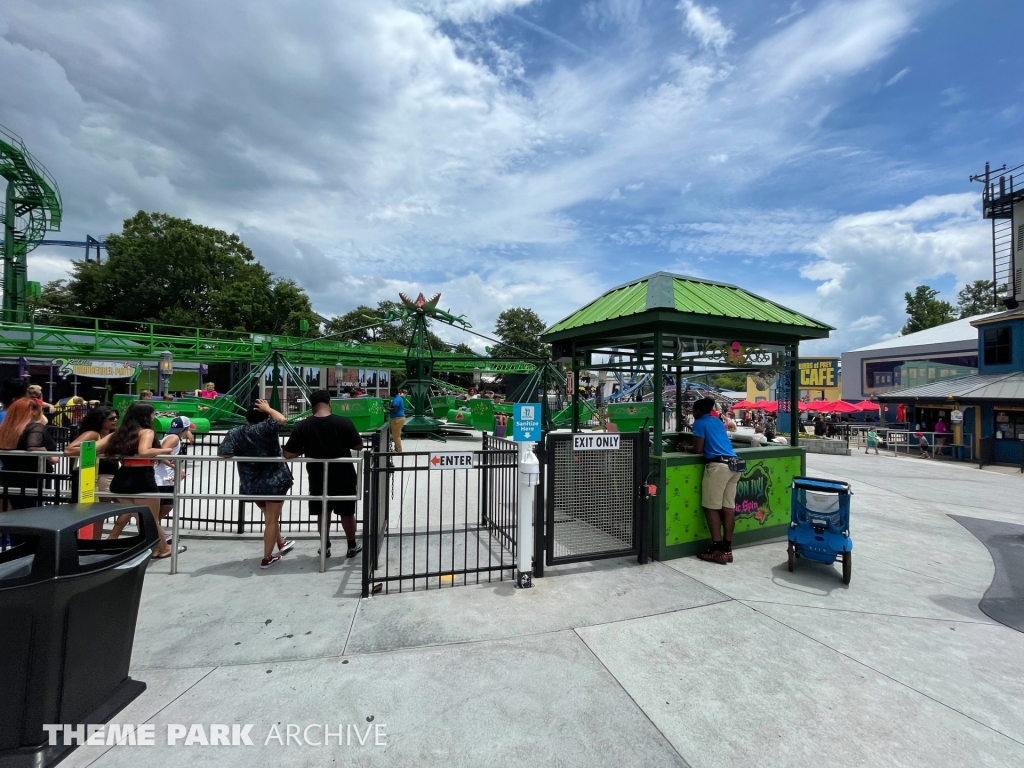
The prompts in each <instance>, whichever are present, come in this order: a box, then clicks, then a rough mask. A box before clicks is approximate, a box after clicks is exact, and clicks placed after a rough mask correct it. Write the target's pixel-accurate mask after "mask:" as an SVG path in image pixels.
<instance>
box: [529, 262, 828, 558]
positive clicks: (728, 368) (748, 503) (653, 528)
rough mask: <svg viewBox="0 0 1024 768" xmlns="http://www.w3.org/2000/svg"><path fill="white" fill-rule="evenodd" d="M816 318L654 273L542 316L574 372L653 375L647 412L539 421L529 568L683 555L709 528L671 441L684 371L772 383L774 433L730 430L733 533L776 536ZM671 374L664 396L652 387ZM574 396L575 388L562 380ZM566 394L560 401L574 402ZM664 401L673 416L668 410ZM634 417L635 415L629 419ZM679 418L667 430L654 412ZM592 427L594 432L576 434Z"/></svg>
mask: <svg viewBox="0 0 1024 768" xmlns="http://www.w3.org/2000/svg"><path fill="white" fill-rule="evenodd" d="M831 330H833V329H832V328H831V327H830V326H828V325H826V324H824V323H821V322H819V321H817V320H814V319H812V318H810V317H807V316H806V315H802V314H800V313H799V312H795V311H793V310H791V309H788V308H786V307H783V306H781V305H779V304H776V303H775V302H773V301H769V300H768V299H764V298H762V297H760V296H757V295H755V294H753V293H750V292H749V291H746V290H744V289H742V288H739V287H737V286H735V285H728V284H725V283H717V282H712V281H708V280H701V279H698V278H694V277H687V276H683V275H676V274H671V273H667V272H658V273H655V274H653V275H648V276H647V277H642V278H639V279H637V280H633V281H631V282H629V283H626V284H624V285H620V286H618V287H616V288H613V289H611V290H610V291H607V292H606V293H604V294H603V295H602V296H600V297H598V298H597V299H595V300H594V301H592V302H591V303H589V304H587V305H586V306H584V307H582V308H581V309H579V310H577V311H576V312H574V313H573V314H571V315H569V316H568V317H567V318H565V319H564V320H561V321H560V322H558V323H556V324H555V325H553V326H552V327H551V328H549V329H548V330H547V331H546V332H545V333H544V334H543V335H542V336H541V340H542V341H545V342H549V343H551V345H552V353H553V354H552V356H553V358H554V359H555V360H556V361H558V362H563V363H566V364H569V366H570V367H571V370H572V377H573V380H574V381H578V378H579V373H580V372H581V371H583V370H586V371H615V372H621V373H626V374H632V375H633V376H637V375H641V374H643V373H647V374H650V375H651V377H652V379H653V384H654V386H653V398H652V399H651V405H652V406H653V407H652V408H650V411H651V417H650V418H648V419H645V420H643V422H641V423H639V425H636V424H633V422H630V424H631V425H632V427H633V429H634V430H635V431H625V430H623V429H621V428H620V429H619V431H618V433H616V434H615V435H614V437H615V438H616V439H614V440H613V439H609V438H611V437H613V436H612V435H611V434H605V437H604V438H603V439H602V438H600V437H598V436H600V435H602V434H603V433H602V432H600V431H597V430H589V429H584V428H582V427H581V424H580V423H579V419H578V413H579V409H578V408H573V413H574V414H577V418H574V419H573V423H572V427H571V429H570V430H566V431H565V432H564V433H560V432H559V431H554V432H551V433H549V434H548V436H547V439H546V441H545V443H543V444H542V448H541V454H542V457H541V458H542V461H545V462H546V466H547V469H548V471H547V472H546V483H545V485H546V487H545V488H544V489H543V494H542V495H543V501H542V504H543V506H544V514H543V518H544V519H543V520H540V518H541V515H538V522H539V523H541V524H539V525H537V526H536V529H537V542H536V546H537V552H538V555H540V553H541V552H542V551H543V552H544V555H545V556H544V558H543V563H542V562H541V557H539V556H538V558H537V567H535V571H536V573H537V575H538V576H540V575H543V565H545V564H546V565H554V564H558V563H559V562H570V561H573V560H584V559H596V558H599V557H612V556H621V555H624V554H632V553H633V552H635V553H636V554H637V556H638V558H639V559H640V561H641V562H645V561H646V559H647V557H648V556H653V557H654V558H656V559H658V560H665V559H669V558H674V557H685V556H688V555H692V554H695V553H697V552H699V551H701V550H702V549H704V548H705V547H706V546H707V544H708V542H709V540H710V535H709V532H708V528H707V524H706V522H705V518H704V513H703V509H702V508H701V503H700V502H701V498H700V497H701V480H702V477H703V470H704V460H703V458H702V457H700V456H697V455H695V454H692V453H687V452H686V451H685V448H686V445H687V443H688V441H689V440H690V439H692V435H689V433H688V430H687V428H686V427H685V419H684V411H685V410H687V409H688V406H687V404H686V400H687V397H686V395H687V389H686V386H687V385H686V383H685V382H686V381H687V378H688V377H689V378H693V377H696V376H700V375H702V374H708V373H721V372H740V371H743V372H753V373H756V374H758V375H760V376H762V377H766V378H770V379H772V380H773V381H775V382H776V388H777V390H778V392H779V413H778V425H777V431H778V434H779V435H782V436H785V437H786V440H785V441H780V442H779V443H768V444H766V445H757V444H756V443H755V442H754V440H755V439H756V436H754V435H753V434H751V435H749V436H747V435H738V434H737V435H736V436H734V439H733V444H734V447H735V448H736V452H737V454H738V455H739V456H741V457H743V458H745V459H746V460H747V468H746V470H745V471H744V473H743V475H742V477H741V479H740V482H739V486H738V489H737V505H736V533H735V536H734V539H733V541H734V542H735V543H736V544H741V545H742V544H748V543H752V542H755V541H758V540H762V539H767V538H773V537H779V536H785V533H786V528H787V526H788V524H789V516H790V484H791V482H792V479H793V478H794V477H796V476H798V475H802V474H804V472H805V467H806V464H805V452H804V449H803V448H801V447H800V446H799V427H798V422H797V415H798V413H799V396H800V385H799V344H800V342H801V341H803V340H809V339H820V338H827V337H828V335H829V332H830V331H831ZM669 381H671V382H672V384H673V385H674V386H672V388H671V389H670V390H669V392H670V394H669V395H668V396H666V386H667V384H668V382H669ZM572 391H573V397H574V400H575V401H576V403H578V401H579V398H580V394H579V387H578V386H577V387H572ZM576 403H574V404H576ZM672 411H675V417H674V419H673V418H671V412H672ZM636 421H639V419H638V420H636ZM666 423H671V424H675V425H683V426H682V427H681V429H680V431H667V430H666V429H665V424H666ZM590 437H593V438H594V439H590Z"/></svg>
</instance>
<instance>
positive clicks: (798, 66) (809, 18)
mask: <svg viewBox="0 0 1024 768" xmlns="http://www.w3.org/2000/svg"><path fill="white" fill-rule="evenodd" d="M912 20H913V17H912V15H911V13H910V10H909V8H908V3H905V2H899V1H898V0H855V1H850V0H843V2H836V1H835V0H833V1H832V2H826V3H822V4H821V5H819V6H818V7H817V8H815V9H814V10H813V11H812V12H811V13H808V14H807V15H805V16H803V17H802V18H800V19H799V20H798V21H796V22H795V23H793V24H791V25H790V26H789V27H787V28H786V29H785V30H783V31H782V32H781V33H780V34H778V35H776V36H775V37H773V38H770V39H769V40H766V41H764V42H762V43H760V44H759V45H758V46H757V47H756V48H755V49H754V51H753V52H752V54H751V62H752V63H751V69H752V70H753V71H755V72H757V71H761V72H763V76H762V77H761V84H762V85H761V87H762V94H763V98H765V99H776V98H779V97H782V96H787V95H794V94H796V93H798V92H799V91H800V90H802V89H804V88H806V87H808V86H810V85H811V84H813V83H820V82H823V81H828V80H830V79H831V78H834V77H843V76H847V75H851V74H854V73H856V72H860V71H862V70H864V69H865V68H867V67H869V66H871V65H873V64H875V63H877V62H878V61H880V60H881V59H883V58H884V57H885V56H887V55H888V54H889V52H890V51H891V50H892V48H893V46H894V45H895V44H896V42H897V41H898V40H900V39H901V38H902V37H903V36H904V35H906V34H907V32H908V31H909V30H910V26H911V22H912Z"/></svg>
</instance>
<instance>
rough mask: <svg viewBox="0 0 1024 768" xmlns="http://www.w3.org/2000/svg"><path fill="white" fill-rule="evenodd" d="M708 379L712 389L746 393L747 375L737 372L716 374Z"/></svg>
mask: <svg viewBox="0 0 1024 768" xmlns="http://www.w3.org/2000/svg"><path fill="white" fill-rule="evenodd" d="M708 379H709V380H710V382H711V385H712V386H714V387H720V388H721V389H728V390H730V391H733V392H746V391H747V374H746V373H743V372H739V371H737V372H736V373H716V374H714V375H712V376H709V377H708Z"/></svg>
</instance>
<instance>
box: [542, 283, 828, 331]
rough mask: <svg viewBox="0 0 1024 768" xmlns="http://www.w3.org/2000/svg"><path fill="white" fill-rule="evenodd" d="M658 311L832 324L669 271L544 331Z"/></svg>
mask: <svg viewBox="0 0 1024 768" xmlns="http://www.w3.org/2000/svg"><path fill="white" fill-rule="evenodd" d="M658 309H669V310H675V311H676V312H680V313H686V314H689V315H703V316H706V317H708V318H715V317H720V318H734V319H740V320H751V321H754V322H761V323H771V324H776V325H786V326H791V327H792V326H796V327H802V328H813V329H815V330H832V327H831V326H828V325H825V324H824V323H821V322H818V321H817V320H814V319H812V318H810V317H807V316H806V315H802V314H800V313H799V312H794V311H793V310H791V309H788V308H787V307H784V306H782V305H781V304H777V303H775V302H774V301H769V300H768V299H765V298H762V297H761V296H757V295H756V294H753V293H750V292H749V291H746V290H744V289H742V288H740V287H738V286H735V285H729V284H728V283H717V282H713V281H710V280H701V279H700V278H696V277H688V276H686V275H675V274H672V273H670V272H656V273H655V274H653V275H648V276H647V277H642V278H639V279H637V280H634V281H632V282H630V283H626V284H625V285H620V286H618V287H616V288H612V289H611V290H610V291H607V292H606V293H604V294H602V295H601V296H600V297H598V298H597V299H595V300H594V301H592V302H590V303H589V304H587V305H586V306H584V307H583V308H582V309H579V310H577V311H576V312H574V313H573V314H571V315H569V317H567V318H565V319H563V320H560V321H559V322H557V323H555V324H554V325H553V326H551V327H550V328H549V329H548V330H547V331H545V334H548V333H556V332H559V331H565V330H569V329H571V328H580V327H583V326H587V325H593V324H595V323H600V322H604V321H606V320H614V319H616V318H620V317H625V316H627V315H636V314H640V313H643V312H647V311H649V310H658Z"/></svg>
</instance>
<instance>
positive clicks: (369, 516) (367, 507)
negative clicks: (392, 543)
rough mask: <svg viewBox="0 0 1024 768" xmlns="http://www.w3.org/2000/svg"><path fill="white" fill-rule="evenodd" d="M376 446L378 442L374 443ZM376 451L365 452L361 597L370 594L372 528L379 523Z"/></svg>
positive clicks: (374, 554) (374, 555) (375, 554)
mask: <svg viewBox="0 0 1024 768" xmlns="http://www.w3.org/2000/svg"><path fill="white" fill-rule="evenodd" d="M374 446H376V443H375V444H374ZM374 456H375V453H374V452H373V451H372V450H371V451H367V452H366V453H364V454H363V483H364V486H363V588H362V592H361V595H360V596H361V597H369V596H370V546H371V545H370V542H371V538H370V530H371V528H374V530H375V526H376V525H377V515H376V514H375V513H374V510H375V509H376V506H377V505H376V503H374V496H375V495H376V494H375V493H374V488H373V474H372V466H373V460H374ZM376 556H377V553H376V551H374V553H373V557H374V558H376Z"/></svg>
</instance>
